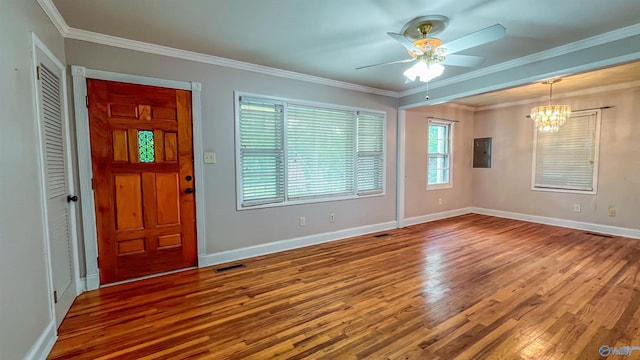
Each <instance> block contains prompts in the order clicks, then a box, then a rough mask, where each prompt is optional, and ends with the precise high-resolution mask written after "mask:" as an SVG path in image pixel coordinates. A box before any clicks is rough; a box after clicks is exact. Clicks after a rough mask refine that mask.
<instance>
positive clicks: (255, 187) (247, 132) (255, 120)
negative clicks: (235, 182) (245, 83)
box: [239, 96, 285, 207]
mask: <svg viewBox="0 0 640 360" xmlns="http://www.w3.org/2000/svg"><path fill="white" fill-rule="evenodd" d="M283 110H284V106H283V105H282V104H280V103H277V102H274V101H269V100H266V99H257V98H251V97H246V96H242V97H240V99H239V132H240V136H239V138H240V149H239V152H240V157H239V162H240V164H239V166H240V174H241V176H240V177H241V179H239V181H240V182H241V186H240V188H241V192H242V204H241V205H242V206H243V207H245V206H253V205H260V204H268V203H274V202H282V201H283V200H284V196H285V195H284V194H285V183H284V172H285V169H284V111H283Z"/></svg>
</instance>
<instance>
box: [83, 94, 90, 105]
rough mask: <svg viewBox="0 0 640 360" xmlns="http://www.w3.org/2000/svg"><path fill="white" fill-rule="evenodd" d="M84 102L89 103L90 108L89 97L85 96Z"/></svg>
mask: <svg viewBox="0 0 640 360" xmlns="http://www.w3.org/2000/svg"><path fill="white" fill-rule="evenodd" d="M84 100H85V102H86V103H87V107H89V95H87V96H85V97H84Z"/></svg>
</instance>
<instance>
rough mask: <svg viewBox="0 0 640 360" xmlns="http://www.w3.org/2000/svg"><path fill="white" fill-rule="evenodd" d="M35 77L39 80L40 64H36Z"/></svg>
mask: <svg viewBox="0 0 640 360" xmlns="http://www.w3.org/2000/svg"><path fill="white" fill-rule="evenodd" d="M36 77H37V78H38V80H40V66H36Z"/></svg>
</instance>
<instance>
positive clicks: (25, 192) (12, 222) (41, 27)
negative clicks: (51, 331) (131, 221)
mask: <svg viewBox="0 0 640 360" xmlns="http://www.w3.org/2000/svg"><path fill="white" fill-rule="evenodd" d="M32 31H33V32H35V33H36V35H37V36H38V37H39V38H40V40H42V41H43V42H44V43H45V44H46V45H47V47H48V48H49V49H50V50H51V51H52V52H53V53H54V54H55V55H56V56H57V57H58V59H59V60H61V61H63V62H64V43H63V39H62V37H61V36H60V35H59V34H58V32H57V31H56V29H55V28H54V27H53V25H52V24H51V23H50V21H49V19H48V18H47V17H46V16H45V14H44V12H43V11H42V10H41V8H40V6H39V5H38V4H37V3H36V2H35V1H33V0H2V8H1V10H0V48H1V49H2V51H0V89H1V91H0V93H1V94H2V96H0V109H2V117H1V118H0V123H1V124H2V125H1V128H0V154H2V155H1V156H0V169H2V170H1V172H0V184H2V186H0V244H2V251H0V286H1V287H0V359H3V360H11V359H22V358H23V357H24V356H25V355H26V354H27V352H28V351H29V349H30V348H31V347H32V345H33V344H34V343H35V341H36V340H37V338H38V337H39V336H40V335H41V334H42V332H43V331H44V330H45V328H46V326H47V325H48V324H49V323H50V322H51V320H52V319H51V317H50V312H49V302H48V300H47V299H48V297H49V295H50V294H47V277H46V269H45V251H44V240H43V238H44V235H43V216H42V209H41V191H40V185H39V182H38V177H39V165H38V147H37V143H38V140H37V128H36V120H35V111H34V106H35V101H34V96H33V94H34V89H33V69H32V60H31V54H30V53H31V32H32Z"/></svg>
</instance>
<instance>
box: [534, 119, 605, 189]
mask: <svg viewBox="0 0 640 360" xmlns="http://www.w3.org/2000/svg"><path fill="white" fill-rule="evenodd" d="M599 119H600V110H589V111H578V112H574V113H573V114H571V117H570V118H569V119H567V122H566V123H565V125H564V126H563V127H561V128H560V130H559V131H558V132H557V133H542V132H536V135H535V141H534V157H533V184H532V190H546V191H565V192H581V193H595V192H596V176H597V171H596V169H597V166H598V138H599V136H598V123H599Z"/></svg>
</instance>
